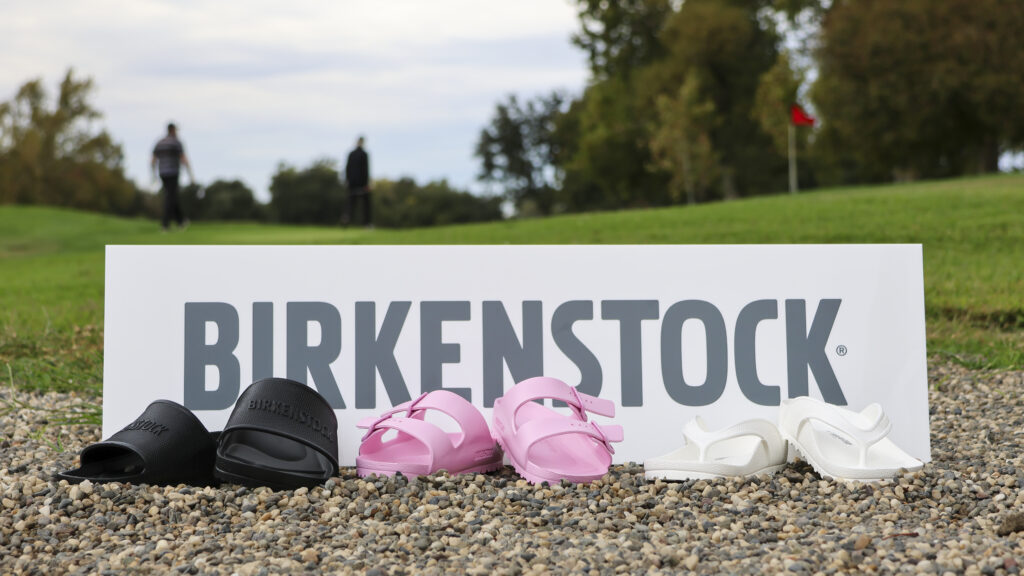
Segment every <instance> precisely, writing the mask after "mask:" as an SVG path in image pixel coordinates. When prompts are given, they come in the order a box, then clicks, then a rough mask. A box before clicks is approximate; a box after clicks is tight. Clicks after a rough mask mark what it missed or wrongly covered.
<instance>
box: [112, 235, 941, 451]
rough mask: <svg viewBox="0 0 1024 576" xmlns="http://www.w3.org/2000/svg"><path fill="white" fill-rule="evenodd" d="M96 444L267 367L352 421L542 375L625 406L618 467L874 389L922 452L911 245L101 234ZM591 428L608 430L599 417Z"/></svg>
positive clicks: (354, 441) (899, 431) (238, 386)
mask: <svg viewBox="0 0 1024 576" xmlns="http://www.w3.org/2000/svg"><path fill="white" fill-rule="evenodd" d="M106 275H107V276H106V320H105V347H104V350H105V358H104V387H103V401H104V404H103V436H104V437H108V436H110V435H111V434H113V433H114V432H116V431H117V430H118V429H120V428H121V427H123V426H125V425H126V424H128V423H130V422H131V421H132V419H133V418H134V417H135V416H137V415H138V414H140V413H142V411H143V410H144V409H145V408H146V406H147V405H149V403H150V402H152V401H153V400H156V399H158V398H166V399H170V400H174V401H176V402H179V403H183V404H184V405H185V406H186V407H188V408H190V409H191V410H193V411H194V412H195V413H196V415H198V416H199V418H200V420H201V421H202V422H203V423H204V424H205V425H206V426H207V427H208V428H209V429H210V430H220V429H221V428H222V427H223V426H224V424H225V422H226V421H227V418H228V416H229V414H230V412H231V408H232V406H233V404H234V401H235V399H236V398H237V397H238V394H239V392H240V391H241V390H242V389H244V388H245V386H247V385H248V384H250V383H251V382H253V381H254V380H256V379H259V378H263V377H268V376H278V377H286V378H292V379H294V380H300V381H302V382H305V383H307V384H309V385H311V386H314V387H315V388H316V389H317V390H318V391H319V392H320V393H321V394H322V395H323V396H324V397H325V398H327V399H328V400H329V401H330V402H331V404H332V406H334V407H335V409H336V413H337V416H338V423H339V434H338V435H339V438H340V450H341V454H340V455H339V456H340V462H341V464H342V465H344V466H350V465H354V463H355V457H356V454H357V451H358V447H359V440H360V438H361V437H362V431H360V430H358V429H357V428H356V425H355V424H356V422H357V421H358V420H360V419H361V418H364V417H366V416H375V415H378V414H379V413H381V412H382V411H384V410H385V409H387V408H389V407H390V406H392V404H397V403H400V402H402V401H405V400H408V399H409V398H415V397H416V396H418V395H419V394H420V393H422V392H424V391H428V390H433V389H437V388H445V389H449V390H454V391H457V392H458V393H460V394H463V395H464V396H465V397H467V398H468V399H470V400H471V401H472V402H473V403H474V404H475V405H476V406H478V407H480V409H481V410H482V412H483V413H484V416H485V417H486V418H487V420H488V422H490V417H491V414H490V412H491V410H490V406H492V405H493V402H494V399H495V398H497V397H500V396H501V395H502V394H503V393H504V391H505V390H508V389H509V388H510V387H511V386H513V385H514V383H515V382H518V381H521V380H524V379H526V378H529V377H532V376H537V375H545V376H552V377H555V378H559V379H561V380H563V381H565V382H567V383H569V384H570V385H574V386H575V385H578V386H579V389H580V391H581V392H587V393H590V394H593V395H599V396H600V397H602V398H607V399H609V400H611V401H613V402H614V403H615V404H616V405H617V414H616V417H615V418H614V423H617V424H621V425H622V426H623V427H624V429H625V441H624V442H622V443H621V444H618V445H616V450H617V451H616V454H615V459H616V462H626V461H635V462H643V461H644V460H645V459H647V458H650V457H653V456H657V455H660V454H663V453H665V452H668V451H670V450H672V449H674V448H677V447H679V446H681V445H682V444H683V437H682V428H683V425H684V424H685V423H686V422H687V421H689V420H690V419H691V418H693V417H694V416H697V415H700V416H702V417H703V418H704V419H705V420H706V421H707V423H708V425H709V427H711V428H719V427H724V426H727V425H731V424H734V423H736V422H739V421H741V420H745V419H749V418H767V419H769V420H772V421H775V420H776V416H777V413H778V404H779V401H780V399H782V398H787V397H792V396H800V395H810V396H812V397H816V398H819V399H824V400H825V401H827V402H832V403H835V404H844V405H847V406H848V407H850V408H854V409H857V410H860V409H862V408H863V407H865V406H866V405H868V404H870V403H872V402H878V403H880V404H881V405H882V407H883V408H884V409H885V411H886V413H887V414H888V415H889V416H890V418H891V419H892V423H893V428H892V433H891V438H892V439H893V440H894V441H895V442H896V443H897V444H898V445H899V446H901V447H902V448H904V449H905V450H906V451H907V452H909V453H910V454H911V455H913V456H915V457H917V458H920V459H922V460H925V461H927V460H929V459H930V449H929V430H928V387H927V365H926V353H925V319H924V289H923V276H922V263H921V246H920V245H738V246H109V247H107V261H106ZM594 419H595V420H596V421H597V422H599V423H611V422H610V421H609V419H607V418H603V417H600V416H596V417H595V418H594Z"/></svg>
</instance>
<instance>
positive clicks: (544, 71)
mask: <svg viewBox="0 0 1024 576" xmlns="http://www.w3.org/2000/svg"><path fill="white" fill-rule="evenodd" d="M0 6H2V8H0V13H2V17H0V54H2V56H0V61H2V65H0V99H2V100H7V99H9V98H11V97H12V96H13V95H14V92H15V91H16V90H17V88H18V87H19V86H20V85H21V84H22V83H24V82H25V81H26V80H28V79H31V78H36V77H42V78H43V79H44V80H45V82H46V85H47V88H48V89H49V90H51V94H52V93H53V92H55V91H56V85H57V82H58V80H59V79H60V77H61V76H62V75H63V74H64V72H65V71H66V70H67V69H68V68H69V67H73V68H74V69H75V71H76V72H77V73H78V74H79V75H82V76H89V77H91V78H92V79H93V80H94V81H95V83H96V91H95V94H94V97H93V103H94V104H95V105H96V106H97V107H98V108H99V110H100V111H101V112H102V113H103V114H104V118H103V121H102V122H103V125H104V126H105V127H106V128H107V129H108V131H109V132H110V133H111V134H112V135H113V137H114V139H115V140H116V141H118V142H120V143H121V144H122V146H123V147H124V152H125V156H126V168H127V172H128V175H129V176H130V177H131V178H133V179H135V181H136V182H138V183H139V184H140V185H143V186H150V176H149V170H148V162H149V158H150V152H151V150H152V146H153V144H154V143H155V141H156V140H157V139H158V138H159V137H160V136H162V134H163V132H164V126H165V125H166V123H167V121H168V120H173V121H175V122H176V123H177V124H178V126H179V135H180V136H181V138H182V140H183V141H184V143H185V146H186V152H187V153H188V155H189V157H190V159H191V160H192V164H193V166H194V168H195V173H196V178H197V180H199V181H200V182H201V183H209V182H210V181H212V180H214V179H217V178H226V179H233V178H239V179H241V180H243V181H244V182H245V183H246V184H248V185H249V186H250V187H252V188H253V189H254V190H255V191H256V193H257V196H258V197H260V198H261V199H264V200H265V199H267V198H268V196H267V192H266V190H267V187H268V186H269V183H270V177H271V175H272V174H273V173H274V171H275V170H276V167H277V164H278V162H280V161H285V162H288V163H290V164H292V165H298V166H305V165H308V164H309V163H310V162H311V161H313V160H314V159H316V158H320V157H324V156H329V157H332V158H335V159H343V158H344V156H345V155H346V154H347V153H348V150H349V149H350V148H351V147H352V145H353V144H354V141H355V138H356V136H357V135H358V134H365V135H366V137H367V150H368V151H369V152H370V155H371V156H370V158H371V170H372V175H373V177H374V178H381V177H388V178H397V177H400V176H403V175H409V176H412V177H414V178H416V180H417V181H419V182H425V181H427V180H433V179H440V178H448V179H449V181H450V182H452V183H453V184H455V185H456V186H459V187H470V186H472V187H473V188H474V189H477V190H480V189H481V187H480V185H479V184H476V183H475V177H476V173H477V170H478V164H477V162H476V160H475V159H474V158H473V156H472V154H473V146H474V144H475V142H476V138H477V136H478V134H479V132H480V130H481V129H482V128H483V127H484V126H485V125H486V123H487V121H488V120H489V118H490V117H491V114H492V113H493V111H494V105H495V104H496V103H497V101H498V100H500V99H503V98H504V97H505V95H507V94H510V93H516V94H519V95H522V96H525V97H532V96H534V95H537V94H540V93H543V92H547V91H550V90H552V89H556V88H557V89H564V90H568V91H570V92H572V93H579V92H580V91H581V90H582V88H583V86H584V84H585V82H586V76H587V74H586V61H585V57H584V54H583V52H582V51H580V50H579V49H577V48H575V47H573V46H572V44H571V43H570V41H569V37H570V35H571V34H572V33H573V32H574V31H575V30H576V28H577V21H576V14H575V10H574V7H573V5H572V4H571V3H570V1H569V0H515V1H511V2H510V1H508V0H505V1H494V0H430V1H417V0H380V1H377V2H354V1H350V0H335V1H326V0H322V1H314V0H290V1H288V2H280V1H264V0H261V1H251V0H246V1H241V0H235V1H230V2H228V1H223V2H212V1H199V0H187V1H176V2H170V1H160V0H89V1H81V0H75V1H71V0H52V1H51V0H41V1H33V2H28V1H25V2H0Z"/></svg>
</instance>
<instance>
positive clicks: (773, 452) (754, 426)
mask: <svg viewBox="0 0 1024 576" xmlns="http://www.w3.org/2000/svg"><path fill="white" fill-rule="evenodd" d="M683 436H684V437H685V438H686V442H687V444H689V443H692V444H694V445H695V446H697V449H698V454H699V456H698V459H699V460H700V461H702V462H703V461H704V460H705V455H706V453H707V449H708V448H710V447H711V446H712V445H714V444H716V443H718V442H722V441H724V440H731V439H733V438H742V437H746V436H756V437H757V438H758V439H760V440H761V445H762V446H763V447H764V448H765V451H766V452H767V454H768V458H769V460H771V461H773V462H774V461H776V460H779V459H781V458H783V457H784V456H785V454H784V451H785V449H786V445H785V443H784V442H783V440H782V436H781V435H780V434H779V429H778V427H777V426H775V424H772V423H771V422H769V421H767V420H762V419H755V420H745V421H743V422H740V423H738V424H736V425H734V426H730V427H729V428H725V429H723V430H708V429H707V426H706V425H705V423H704V420H703V419H702V418H701V417H700V416H697V417H695V418H694V419H693V420H690V421H689V422H687V423H686V426H685V427H684V428H683Z"/></svg>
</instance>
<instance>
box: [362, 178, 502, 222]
mask: <svg viewBox="0 0 1024 576" xmlns="http://www.w3.org/2000/svg"><path fill="white" fill-rule="evenodd" d="M373 186H374V187H373V196H372V198H373V209H374V220H375V222H376V224H377V225H379V226H383V227H389V228H411V227H422V226H443V225H446V224H458V223H464V222H483V221H487V220H500V219H501V218H502V214H501V198H500V197H497V196H476V195H473V194H470V193H469V192H463V191H460V190H456V189H454V188H452V187H451V186H450V185H449V184H448V182H447V181H446V180H441V181H437V182H430V183H428V184H426V185H424V186H422V187H421V186H419V185H418V184H416V182H415V181H413V180H412V179H411V178H402V179H400V180H398V181H392V180H377V181H375V182H374V184H373Z"/></svg>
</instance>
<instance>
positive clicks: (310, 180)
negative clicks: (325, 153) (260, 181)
mask: <svg viewBox="0 0 1024 576" xmlns="http://www.w3.org/2000/svg"><path fill="white" fill-rule="evenodd" d="M344 209H345V189H344V187H343V186H342V184H341V180H340V179H339V178H338V169H337V162H335V161H334V160H331V159H329V158H324V159H320V160H317V161H315V162H313V164H312V165H310V167H309V168H306V169H303V170H298V169H296V168H294V167H291V166H289V165H287V164H285V163H283V162H282V163H281V164H279V165H278V167H277V173H276V174H274V176H273V177H272V178H271V181H270V210H271V213H272V215H273V217H274V218H275V219H276V220H278V221H279V222H287V223H290V224H325V225H333V224H338V223H339V222H340V221H341V215H342V213H343V211H344Z"/></svg>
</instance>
